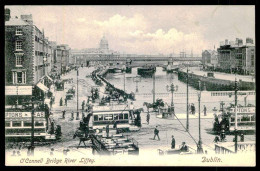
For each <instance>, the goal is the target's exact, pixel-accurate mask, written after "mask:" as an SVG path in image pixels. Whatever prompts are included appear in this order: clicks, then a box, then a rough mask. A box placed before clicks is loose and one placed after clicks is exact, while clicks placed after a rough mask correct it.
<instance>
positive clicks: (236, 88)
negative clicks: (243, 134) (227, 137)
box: [235, 78, 238, 153]
mask: <svg viewBox="0 0 260 171" xmlns="http://www.w3.org/2000/svg"><path fill="white" fill-rule="evenodd" d="M237 91H238V86H237V78H235V152H236V153H237Z"/></svg>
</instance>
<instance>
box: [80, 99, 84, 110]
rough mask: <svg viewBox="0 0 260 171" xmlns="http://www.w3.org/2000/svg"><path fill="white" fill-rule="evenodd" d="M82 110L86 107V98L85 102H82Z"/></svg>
mask: <svg viewBox="0 0 260 171" xmlns="http://www.w3.org/2000/svg"><path fill="white" fill-rule="evenodd" d="M81 106H82V111H84V108H85V100H83V102H82V105H81Z"/></svg>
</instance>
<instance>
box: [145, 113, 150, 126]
mask: <svg viewBox="0 0 260 171" xmlns="http://www.w3.org/2000/svg"><path fill="white" fill-rule="evenodd" d="M149 120H150V114H149V112H148V113H147V116H146V121H147V124H148V125H149Z"/></svg>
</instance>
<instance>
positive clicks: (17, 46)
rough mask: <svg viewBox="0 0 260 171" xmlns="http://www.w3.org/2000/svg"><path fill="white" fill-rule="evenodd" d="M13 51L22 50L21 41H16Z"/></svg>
mask: <svg viewBox="0 0 260 171" xmlns="http://www.w3.org/2000/svg"><path fill="white" fill-rule="evenodd" d="M15 49H16V50H22V41H16V46H15Z"/></svg>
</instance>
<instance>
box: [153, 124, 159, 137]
mask: <svg viewBox="0 0 260 171" xmlns="http://www.w3.org/2000/svg"><path fill="white" fill-rule="evenodd" d="M157 127H158V126H156V128H155V129H154V137H153V139H154V140H155V137H156V136H157V137H158V140H160V137H159V130H158V129H157Z"/></svg>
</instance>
